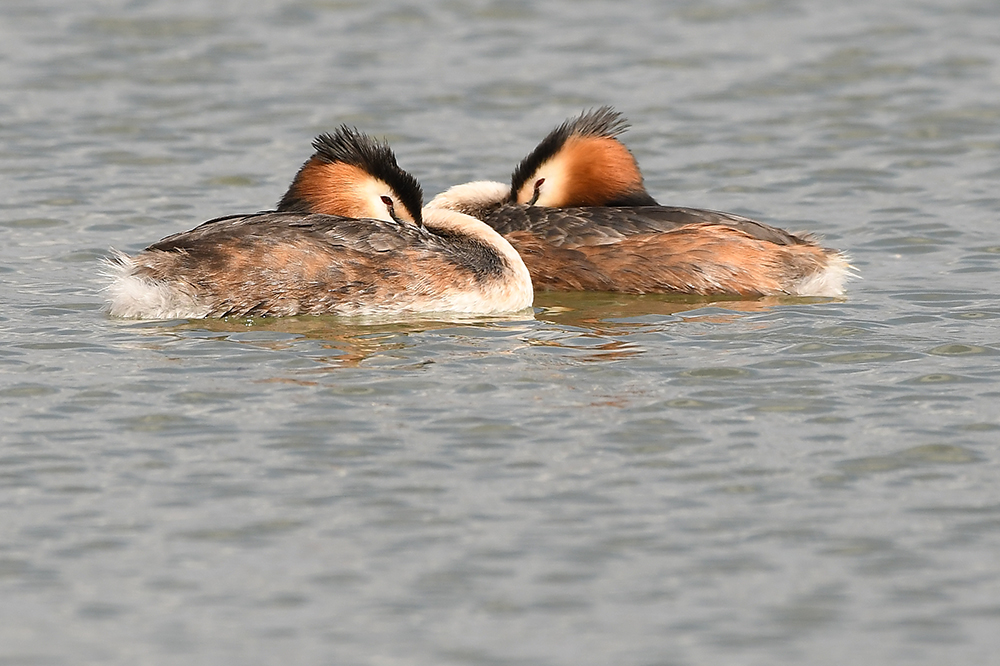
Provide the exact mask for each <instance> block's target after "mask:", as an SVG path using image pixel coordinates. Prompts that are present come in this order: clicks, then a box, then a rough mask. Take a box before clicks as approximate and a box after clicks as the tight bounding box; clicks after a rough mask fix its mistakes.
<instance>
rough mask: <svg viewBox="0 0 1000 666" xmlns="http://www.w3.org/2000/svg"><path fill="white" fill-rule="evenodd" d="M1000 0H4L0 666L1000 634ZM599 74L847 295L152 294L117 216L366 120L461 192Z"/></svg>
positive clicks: (231, 182) (685, 649) (573, 651)
mask: <svg viewBox="0 0 1000 666" xmlns="http://www.w3.org/2000/svg"><path fill="white" fill-rule="evenodd" d="M998 34H1000V8H998V6H997V5H996V3H994V2H990V1H986V0H983V1H978V2H977V1H963V0H958V1H952V0H934V1H930V0H929V1H926V2H907V1H905V0H887V1H885V2H878V3H873V2H856V1H849V2H839V3H827V2H820V1H819V0H762V1H755V0H739V1H737V0H711V1H699V2H695V1H693V0H692V1H687V2H679V1H678V2H665V3H653V2H629V1H625V2H616V3H599V2H576V1H574V2H570V1H569V0H563V1H559V2H546V3H529V2H486V1H472V0H442V1H440V2H432V3H411V4H404V3H397V2H391V3H390V2H386V3H363V2H350V1H345V2H339V1H324V0H312V1H307V0H302V1H298V2H276V1H275V2H258V3H252V8H248V6H247V4H246V3H221V2H220V3H211V4H209V3H203V2H196V1H194V0H187V1H183V0H171V1H170V2H166V1H164V0H148V1H133V2H127V1H125V0H85V1H83V2H67V1H65V0H8V1H7V2H5V3H4V4H3V5H2V6H0V44H2V46H0V90H2V92H0V192H2V198H0V240H2V243H0V290H2V291H0V298H2V303H3V305H2V307H0V330H2V338H0V339H2V341H3V345H2V347H0V364H2V368H3V373H2V375H0V418H2V423H3V428H2V431H0V598H2V602H0V664H4V665H7V664H10V665H15V664H16V665H22V664H81V663H102V664H146V663H149V664H167V663H176V664H274V663H280V662H282V661H283V662H285V663H296V664H525V665H527V664H531V665H541V664H553V665H555V664H574V665H576V664H638V665H644V666H652V665H661V664H662V665H666V664H677V665H685V664H692V665H693V664H719V663H724V664H761V665H764V664H779V663H787V664H807V663H808V664H845V663H859V664H885V663H908V664H916V663H926V664H941V663H956V664H959V663H961V664H972V663H988V662H989V661H990V660H991V659H995V655H996V653H997V651H998V649H1000V638H998V637H997V636H998V632H997V631H996V627H997V623H998V619H1000V601H998V600H1000V557H998V556H997V553H998V550H1000V484H998V482H997V478H998V461H1000V451H998V443H1000V415H998V409H997V404H998V398H1000V388H998V386H997V380H998V378H1000V332H998V328H997V321H996V320H997V318H998V317H1000V300H998V297H1000V286H998V284H997V276H998V268H1000V227H998V225H997V219H998V209H1000V197H998V195H997V190H998V184H1000V183H998V181H1000V98H998V97H997V90H998V86H1000V46H998V42H997V38H996V36H997V35H998ZM605 103H610V104H614V105H616V106H617V107H618V108H619V109H620V110H622V111H623V112H625V113H626V114H627V115H628V117H629V118H630V119H631V120H632V122H633V125H634V127H633V129H632V130H630V131H629V133H628V134H626V135H625V140H626V142H627V143H628V144H629V146H630V147H631V148H632V149H633V151H634V152H635V154H636V155H637V156H638V158H639V160H640V162H641V164H642V165H643V168H644V171H645V174H646V179H647V185H648V186H649V189H650V191H651V192H652V193H653V194H654V195H655V196H657V197H658V198H659V199H660V200H661V201H663V202H665V203H671V204H677V205H689V206H702V207H710V208H716V209H722V210H729V211H733V212H737V213H743V214H748V215H751V216H754V217H757V218H759V219H762V220H764V221H766V222H770V223H773V224H776V225H778V226H783V227H786V228H791V229H808V230H810V231H813V232H817V233H819V234H822V235H823V236H824V237H825V239H826V242H827V244H829V245H831V246H834V247H838V248H842V249H844V250H846V251H848V252H849V253H850V254H851V256H852V257H853V263H854V265H855V266H856V267H857V268H858V270H859V273H860V278H859V279H857V280H855V281H854V282H852V283H851V286H850V293H849V296H848V298H846V299H845V300H843V301H809V300H771V301H742V302H696V301H685V300H684V299H671V298H666V297H659V296H650V297H625V296H609V295H600V294H570V295H566V294H562V295H559V294H556V295H552V294H539V295H538V298H537V302H536V308H535V314H534V318H532V319H526V318H524V317H520V318H517V317H515V318H506V319H505V318H499V319H492V320H454V321H404V322H396V323H381V324H379V323H368V324H364V323H358V322H350V321H339V320H336V319H332V318H292V319H286V320H272V321H266V322H265V321H256V322H246V321H228V322H219V321H212V322H202V321H191V322H185V321H172V322H157V323H150V322H130V321H121V320H114V319H111V318H109V317H107V316H105V315H104V314H103V313H102V312H101V311H100V304H101V295H100V293H99V290H100V288H101V286H102V285H103V281H102V279H101V278H100V277H99V275H98V270H99V265H98V260H99V258H100V257H102V256H104V255H106V253H107V251H108V248H109V247H111V246H114V247H118V248H120V249H123V250H126V251H135V250H138V249H141V248H142V247H144V246H145V245H147V244H149V243H150V242H152V241H155V240H157V239H159V238H161V237H163V236H165V235H167V234H170V233H174V232H177V231H181V230H184V229H188V228H190V227H192V226H194V225H195V224H197V223H199V222H201V221H203V220H205V219H208V218H210V217H214V216H217V215H221V214H227V213H236V212H250V211H254V210H259V209H263V208H268V207H270V206H273V204H274V202H275V201H276V200H277V199H278V198H279V197H280V195H281V194H282V193H283V191H284V188H285V187H286V186H287V183H288V181H289V180H290V178H291V176H292V175H293V174H294V172H295V170H296V169H297V167H298V166H299V165H300V164H301V163H302V161H303V160H304V159H305V158H306V157H307V156H308V155H309V152H310V147H309V142H310V140H311V138H312V136H313V135H315V134H317V133H319V132H322V131H329V130H331V129H333V128H335V127H336V126H337V125H339V124H340V123H349V124H352V125H357V126H358V127H359V128H361V129H362V130H365V131H367V132H370V133H373V134H375V135H379V136H385V137H386V138H388V139H389V141H390V142H391V143H392V145H393V146H394V148H395V149H396V152H397V155H398V156H399V159H400V163H401V164H402V166H403V167H404V168H406V169H408V170H410V171H412V172H413V173H414V174H415V175H417V176H418V177H419V178H420V179H421V181H422V182H423V184H424V188H425V192H426V193H427V194H428V195H433V194H434V193H436V192H439V191H441V190H442V189H444V188H445V187H447V186H448V185H451V184H454V183H458V182H463V181H466V180H470V179H473V178H493V179H501V180H502V179H505V178H506V176H507V175H508V174H509V172H510V170H511V168H512V167H513V166H514V164H516V162H517V161H518V160H519V159H520V158H521V157H523V155H524V154H525V153H526V152H527V151H528V150H530V149H531V148H532V147H533V146H534V145H535V143H536V142H537V141H538V140H539V139H540V138H541V137H542V136H543V135H544V134H545V133H546V132H547V131H548V130H549V129H551V128H552V127H553V126H554V125H555V124H557V123H559V122H561V121H562V120H563V119H565V118H567V117H569V116H573V115H576V114H577V113H579V112H580V110H582V109H585V108H589V107H592V106H597V105H600V104H605Z"/></svg>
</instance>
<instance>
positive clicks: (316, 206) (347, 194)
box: [292, 157, 370, 218]
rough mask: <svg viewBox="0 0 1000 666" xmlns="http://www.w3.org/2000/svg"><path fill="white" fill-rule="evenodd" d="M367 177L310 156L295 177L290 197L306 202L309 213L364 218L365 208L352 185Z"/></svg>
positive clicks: (359, 170) (366, 215) (345, 166)
mask: <svg viewBox="0 0 1000 666" xmlns="http://www.w3.org/2000/svg"><path fill="white" fill-rule="evenodd" d="M369 178H370V176H368V174H366V173H365V172H364V170H362V169H361V168H359V167H356V166H354V165H351V164H342V163H333V164H329V163H325V162H323V161H322V160H320V159H318V158H316V157H313V158H311V159H310V160H309V161H308V162H307V163H306V165H305V166H304V167H303V168H302V170H301V172H300V173H299V175H298V177H297V178H296V181H295V184H294V185H293V190H292V194H293V195H294V197H295V198H296V199H298V200H301V201H304V202H307V203H308V208H309V212H311V213H323V214H325V215H340V216H342V217H358V218H360V217H368V216H369V210H368V206H367V204H366V202H365V201H364V200H363V199H362V198H360V197H358V196H357V195H356V194H354V186H355V184H356V183H359V182H363V181H365V180H366V179H369Z"/></svg>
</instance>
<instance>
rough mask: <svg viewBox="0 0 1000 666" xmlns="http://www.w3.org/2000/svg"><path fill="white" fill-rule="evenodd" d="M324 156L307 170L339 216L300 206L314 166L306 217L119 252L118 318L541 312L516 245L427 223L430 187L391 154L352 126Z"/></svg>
mask: <svg viewBox="0 0 1000 666" xmlns="http://www.w3.org/2000/svg"><path fill="white" fill-rule="evenodd" d="M331 146H332V147H335V148H336V149H335V150H327V148H330V147H331ZM316 147H317V155H314V156H313V157H312V158H310V160H309V162H307V163H306V166H308V165H310V164H313V165H314V166H320V167H322V168H323V169H324V173H325V175H326V178H325V179H321V182H322V183H324V187H323V194H324V198H323V199H322V200H323V205H324V206H325V207H326V208H327V209H330V208H333V210H328V212H330V213H334V214H315V213H312V212H309V211H308V210H303V209H302V208H303V206H300V205H299V204H298V203H296V202H297V201H301V200H303V199H302V197H301V195H302V193H303V192H306V193H308V192H309V191H310V190H309V189H308V188H303V187H302V185H303V178H301V176H302V175H303V173H305V176H306V178H305V182H306V184H307V185H308V184H309V180H308V178H309V177H310V174H312V173H313V170H312V168H311V167H310V168H309V169H307V168H306V166H304V167H303V170H301V171H300V173H299V175H298V176H296V180H295V181H294V182H293V184H292V187H290V188H289V193H286V195H285V197H283V199H282V202H281V204H279V207H280V206H288V207H292V208H296V207H297V208H296V210H292V211H286V210H279V211H272V212H264V213H256V214H253V215H239V216H230V217H223V218H218V219H215V220H210V221H209V222H205V223H204V224H202V225H200V226H199V227H196V228H195V229H192V230H191V231H187V232H184V233H180V234H175V235H173V236H169V237H167V238H164V239H163V240H161V241H159V242H157V243H154V244H153V245H150V246H149V247H148V248H146V249H145V250H143V251H142V252H141V253H139V254H138V255H136V256H135V257H129V256H127V255H124V254H121V253H118V254H116V255H115V256H114V257H113V259H112V260H111V262H110V268H111V272H112V273H113V275H114V281H113V282H112V284H111V285H110V286H109V287H108V288H107V291H108V295H109V302H108V310H109V312H110V313H111V314H113V315H117V316H122V317H134V318H143V319H166V318H185V317H224V316H227V315H238V316H283V315H295V314H345V315H381V314H396V313H411V312H463V313H494V312H513V311H517V310H521V309H524V308H526V307H528V306H530V305H531V301H532V287H531V281H530V277H529V275H528V272H527V269H526V268H525V266H524V264H523V262H522V261H521V259H520V257H519V256H518V255H517V253H516V252H515V251H514V250H513V248H512V247H511V246H510V244H509V243H508V242H507V241H506V240H504V239H503V238H502V237H501V236H500V235H499V234H497V233H496V232H495V231H494V230H493V229H491V228H490V227H488V226H487V225H485V224H483V223H482V222H481V221H479V220H477V219H475V218H472V217H470V216H468V215H464V214H461V213H457V212H454V211H447V210H437V211H428V212H427V214H426V215H424V214H423V213H422V211H421V192H420V186H419V184H418V183H417V182H416V180H414V179H413V178H412V177H411V176H410V175H409V174H407V173H406V172H405V171H403V170H402V169H400V168H399V167H398V165H397V164H396V160H395V156H394V155H393V154H392V151H391V150H390V149H389V147H388V146H387V145H385V144H382V143H378V142H376V141H374V140H373V139H371V138H370V137H367V136H365V135H363V134H361V133H359V132H357V131H356V130H351V129H348V128H347V127H341V128H340V130H338V132H337V133H335V134H334V135H324V137H320V138H319V139H317V144H316ZM320 153H323V154H322V155H319V154H320ZM330 174H333V176H335V181H336V188H334V189H333V190H331V189H330V187H329V185H330ZM379 206H381V208H379ZM345 214H346V215H359V214H360V215H362V216H363V217H361V218H358V217H348V216H345ZM376 216H377V217H381V218H382V219H376Z"/></svg>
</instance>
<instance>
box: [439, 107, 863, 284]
mask: <svg viewBox="0 0 1000 666" xmlns="http://www.w3.org/2000/svg"><path fill="white" fill-rule="evenodd" d="M626 128H627V124H626V123H625V121H624V119H623V118H622V117H621V114H619V113H617V112H615V111H613V110H612V109H610V108H608V107H602V108H600V109H597V110H596V111H592V112H589V113H583V114H581V115H580V116H579V117H578V118H575V119H572V120H569V121H566V122H565V123H563V124H562V125H560V126H559V127H557V128H556V129H555V130H553V131H552V132H551V133H550V134H549V135H548V136H546V137H545V139H543V140H542V142H541V143H539V144H538V146H537V147H536V148H535V150H533V151H532V152H531V153H530V154H529V155H528V156H527V157H526V158H525V159H524V160H522V162H521V163H520V164H519V165H518V166H517V168H516V169H515V170H514V172H513V174H512V177H511V185H509V186H508V185H505V184H503V183H497V182H493V181H476V182H472V183H465V184H463V185H457V186H455V187H452V188H450V189H449V190H447V191H445V192H443V193H441V194H439V195H438V196H437V197H435V198H434V199H433V200H432V201H431V202H430V203H429V204H428V205H427V207H426V208H425V211H427V210H440V209H446V210H454V211H460V212H463V213H466V214H468V215H472V216H474V217H477V218H478V219H481V220H483V221H485V222H486V223H487V224H489V225H490V226H491V227H493V228H494V229H496V230H497V231H499V232H500V233H501V234H503V235H504V237H505V238H507V239H508V240H509V241H510V242H511V244H512V245H513V246H514V248H515V249H517V251H518V252H519V253H520V254H521V257H522V258H523V259H524V262H525V264H526V265H527V267H528V270H529V272H530V273H531V276H532V281H533V283H534V285H535V288H536V289H549V290H579V289H582V290H598V291H619V292H630V293H670V292H679V293H690V294H702V295H712V294H733V295H741V296H757V295H780V294H789V295H795V296H839V295H842V294H843V283H844V281H845V279H846V277H847V275H848V272H849V265H848V262H847V259H846V257H845V256H844V255H843V254H841V253H839V252H837V251H835V250H829V249H826V248H823V247H821V246H820V245H818V244H817V243H816V242H815V241H814V240H813V239H812V238H811V237H810V236H808V235H803V234H792V233H789V232H786V231H783V230H781V229H777V228H775V227H771V226H768V225H765V224H762V223H760V222H757V221H755V220H751V219H749V218H745V217H742V216H739V215H732V214H729V213H722V212H718V211H711V210H700V209H693V208H680V207H672V206H660V205H659V204H657V202H656V201H655V199H653V198H652V197H651V196H650V195H649V193H648V192H647V191H646V189H645V186H644V184H643V179H642V173H641V171H640V170H639V166H638V164H637V163H636V161H635V158H634V157H633V156H632V154H631V153H630V152H629V150H628V149H627V148H626V147H625V146H624V145H623V144H622V143H621V142H620V141H619V140H618V138H617V137H618V135H619V134H621V133H622V132H623V131H624V130H625V129H626Z"/></svg>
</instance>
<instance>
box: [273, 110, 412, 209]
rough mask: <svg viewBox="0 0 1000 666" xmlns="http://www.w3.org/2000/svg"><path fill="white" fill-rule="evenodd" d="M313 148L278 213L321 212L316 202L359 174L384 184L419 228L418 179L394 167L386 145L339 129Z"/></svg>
mask: <svg viewBox="0 0 1000 666" xmlns="http://www.w3.org/2000/svg"><path fill="white" fill-rule="evenodd" d="M313 148H314V149H315V151H316V152H315V153H314V154H313V156H312V157H310V158H309V159H308V160H307V161H306V163H305V164H303V165H302V168H300V169H299V172H298V173H297V174H296V175H295V179H294V180H293V181H292V184H291V186H290V187H289V188H288V191H287V192H286V193H285V196H283V197H282V199H281V201H280V202H279V203H278V210H279V211H283V212H295V213H319V212H323V211H322V210H319V209H317V208H316V207H315V204H316V202H317V200H319V199H322V198H325V197H331V196H335V193H339V192H341V191H343V190H344V187H343V185H344V182H345V181H347V182H353V181H355V180H356V179H357V177H358V174H359V173H360V174H364V175H365V176H366V177H367V178H368V179H369V180H371V181H373V182H381V183H384V184H385V186H386V187H387V188H388V190H389V192H388V193H387V194H389V195H390V196H391V198H392V199H393V201H394V202H395V203H397V204H398V205H400V206H401V207H402V208H403V209H404V210H405V211H406V212H407V213H408V214H409V215H410V216H411V217H412V221H413V222H415V223H416V224H421V219H420V209H421V208H422V206H423V199H424V195H423V190H422V189H421V187H420V183H419V182H417V179H416V178H414V177H413V176H411V175H410V174H409V173H407V172H406V171H404V170H403V169H401V168H400V167H399V164H397V163H396V155H395V154H394V153H393V152H392V149H391V148H390V147H389V144H388V143H385V142H384V141H378V140H377V139H374V138H372V137H370V136H368V135H367V134H364V133H362V132H359V131H358V130H357V129H356V128H353V127H348V126H347V125H341V126H340V127H339V128H337V130H336V131H335V132H334V133H332V134H320V135H319V136H317V137H316V138H315V139H314V140H313ZM344 172H347V174H346V175H345V173H344Z"/></svg>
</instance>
